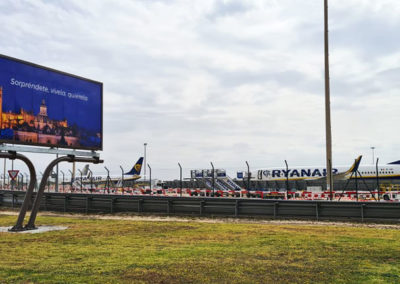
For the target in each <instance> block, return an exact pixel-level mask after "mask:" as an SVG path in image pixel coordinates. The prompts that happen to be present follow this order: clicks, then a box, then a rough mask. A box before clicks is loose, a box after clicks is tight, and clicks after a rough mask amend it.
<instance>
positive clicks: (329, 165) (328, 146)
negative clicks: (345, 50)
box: [324, 0, 333, 196]
mask: <svg viewBox="0 0 400 284" xmlns="http://www.w3.org/2000/svg"><path fill="white" fill-rule="evenodd" d="M324 46H325V135H326V185H327V190H329V191H330V193H331V194H332V191H333V179H332V133H331V102H330V87H329V41H328V0H324ZM331 196H332V195H331Z"/></svg>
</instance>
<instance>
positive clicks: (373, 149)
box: [371, 146, 375, 164]
mask: <svg viewBox="0 0 400 284" xmlns="http://www.w3.org/2000/svg"><path fill="white" fill-rule="evenodd" d="M371 150H372V164H374V162H375V147H374V146H372V147H371Z"/></svg>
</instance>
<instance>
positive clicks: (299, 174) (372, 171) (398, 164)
mask: <svg viewBox="0 0 400 284" xmlns="http://www.w3.org/2000/svg"><path fill="white" fill-rule="evenodd" d="M361 158H362V156H359V157H358V158H357V159H356V160H355V161H354V163H353V164H352V165H351V167H350V168H348V166H347V167H346V166H338V167H333V168H332V173H333V179H334V180H346V179H349V178H352V179H354V178H356V175H355V174H354V175H352V173H353V172H355V171H357V170H358V173H360V174H361V176H362V178H365V179H376V176H377V174H376V166H375V165H367V166H360V163H361ZM250 174H251V175H250V178H251V180H259V181H285V180H289V181H294V180H318V179H326V168H325V167H315V166H305V167H296V168H288V169H287V170H286V168H284V167H280V168H262V169H258V170H256V171H255V172H251V173H250ZM237 177H238V178H248V175H247V172H238V176H237ZM378 177H379V179H399V178H400V160H398V161H395V162H391V163H389V164H386V165H382V166H378ZM357 178H360V175H358V174H357Z"/></svg>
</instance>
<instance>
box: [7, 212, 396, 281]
mask: <svg viewBox="0 0 400 284" xmlns="http://www.w3.org/2000/svg"><path fill="white" fill-rule="evenodd" d="M15 220H16V216H9V215H6V213H4V212H3V213H2V212H0V226H11V225H13V223H14V222H15ZM186 220H187V219H186ZM37 225H64V226H68V227H69V229H67V230H65V231H53V232H47V233H41V234H13V233H0V282H1V283H400V230H399V229H387V228H386V229H385V228H369V227H365V226H358V227H350V226H341V225H332V224H329V223H325V224H318V225H315V224H277V223H266V222H264V223H254V222H246V221H241V222H239V223H238V222H229V221H227V222H223V223H219V222H217V223H215V222H204V219H203V222H198V221H196V220H193V221H188V222H177V221H149V220H141V221H135V220H100V219H95V218H85V217H83V216H82V217H79V216H65V217H59V216H58V217H57V216H39V217H38V219H37Z"/></svg>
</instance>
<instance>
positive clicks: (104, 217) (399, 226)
mask: <svg viewBox="0 0 400 284" xmlns="http://www.w3.org/2000/svg"><path fill="white" fill-rule="evenodd" d="M1 215H13V216H17V215H18V212H17V211H0V216H1ZM39 216H51V217H68V218H79V219H101V220H130V221H149V222H199V223H238V224H240V223H247V224H249V223H250V224H277V225H311V226H335V227H364V228H376V229H395V230H400V224H376V223H358V222H337V221H310V220H270V219H246V218H221V217H215V218H209V217H185V216H182V217H175V216H157V215H151V216H149V215H146V216H139V215H129V214H124V215H121V214H114V215H108V214H104V215H98V214H78V213H66V214H62V213H54V212H41V213H39Z"/></svg>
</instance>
